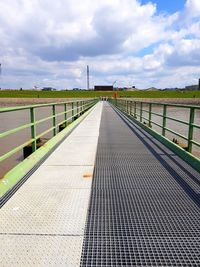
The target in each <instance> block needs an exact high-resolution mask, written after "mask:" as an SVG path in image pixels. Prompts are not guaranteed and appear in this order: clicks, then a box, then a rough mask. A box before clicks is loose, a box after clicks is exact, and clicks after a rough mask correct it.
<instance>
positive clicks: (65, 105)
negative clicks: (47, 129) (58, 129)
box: [64, 103, 67, 127]
mask: <svg viewBox="0 0 200 267" xmlns="http://www.w3.org/2000/svg"><path fill="white" fill-rule="evenodd" d="M64 109H65V113H64V114H65V121H64V123H65V127H67V104H66V103H65V104H64Z"/></svg>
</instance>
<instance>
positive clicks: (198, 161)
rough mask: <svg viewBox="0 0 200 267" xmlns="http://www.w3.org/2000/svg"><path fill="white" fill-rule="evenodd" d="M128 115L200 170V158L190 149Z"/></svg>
mask: <svg viewBox="0 0 200 267" xmlns="http://www.w3.org/2000/svg"><path fill="white" fill-rule="evenodd" d="M110 102H111V103H112V104H113V105H114V103H113V101H110ZM145 103H146V102H145ZM151 104H152V103H151ZM166 105H167V104H166ZM116 107H117V108H118V109H119V110H120V111H121V112H123V113H124V114H125V115H127V113H126V112H125V111H123V110H122V109H121V108H120V107H119V106H116ZM177 107H182V106H181V105H177ZM190 107H191V106H190ZM196 108H198V109H200V107H196V106H195V107H194V109H196ZM128 117H129V119H131V120H133V121H134V122H135V123H136V124H138V125H139V126H140V127H141V128H142V129H144V130H145V131H146V132H148V133H149V134H151V135H152V136H153V137H155V138H156V139H157V140H158V141H160V142H161V143H163V144H164V145H165V146H166V147H168V148H169V149H171V150H172V151H173V152H174V153H175V154H176V155H178V156H179V157H180V158H182V159H183V160H184V161H185V162H187V163H188V164H189V165H191V166H192V167H193V168H194V169H195V170H197V171H198V172H200V159H199V158H197V157H195V156H194V155H192V154H191V153H190V152H189V151H186V150H184V149H183V148H181V147H180V146H178V145H177V144H175V143H174V142H172V141H170V140H169V139H168V138H166V137H165V136H163V135H161V134H159V133H158V132H156V131H155V130H153V129H152V128H150V127H149V126H146V125H144V124H143V123H141V122H140V121H139V120H137V119H135V118H134V117H133V116H130V115H129V116H128ZM191 121H192V115H191ZM166 130H167V129H166ZM192 143H196V144H198V146H200V143H198V142H195V141H192Z"/></svg>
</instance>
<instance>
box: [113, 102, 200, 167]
mask: <svg viewBox="0 0 200 267" xmlns="http://www.w3.org/2000/svg"><path fill="white" fill-rule="evenodd" d="M110 102H111V103H112V104H113V105H115V102H113V101H110ZM130 102H132V103H134V114H133V116H130V117H131V118H132V119H133V118H134V121H136V122H137V123H138V124H139V125H140V126H142V127H143V128H144V129H145V130H146V131H147V132H149V133H151V134H152V135H153V136H154V137H156V138H157V139H158V140H160V141H161V142H162V143H164V144H165V145H167V146H168V147H170V148H171V149H172V150H173V151H174V152H175V153H177V154H178V155H179V156H180V157H181V158H183V159H184V158H185V159H186V161H187V162H188V163H189V164H190V165H192V166H193V167H194V168H195V169H197V170H198V171H199V170H200V160H199V159H198V158H196V157H195V156H194V155H192V154H191V153H192V145H196V146H197V147H200V142H199V140H193V132H194V129H200V125H198V124H196V123H194V122H195V111H196V110H200V106H191V105H179V104H178V105H177V104H168V103H163V104H161V103H157V102H146V101H145V102H141V101H140V102H139V101H135V100H131V101H130ZM143 103H145V104H148V105H149V109H148V110H147V109H143ZM126 105H127V104H126V100H125V99H120V105H119V104H117V105H116V107H117V108H118V109H119V110H121V111H123V112H124V113H125V114H128V115H129V113H128V112H126V111H127V109H126V108H124V107H126ZM153 106H160V107H163V113H162V114H159V113H157V112H153V111H152V107H153ZM169 107H173V108H177V111H178V110H179V109H180V108H184V109H187V110H189V111H190V118H189V121H183V120H180V119H177V118H172V117H170V116H167V113H168V110H169V109H168V108H169ZM137 110H138V111H139V117H138V119H137V116H138V114H137V113H136V111H137ZM143 112H145V113H147V114H148V119H147V118H145V117H144V116H142V113H143ZM152 115H155V116H158V117H160V118H162V122H161V123H157V122H155V121H152ZM142 119H144V120H145V121H147V122H148V124H147V125H144V124H143V123H142ZM167 120H171V121H174V122H178V123H181V124H183V125H186V126H188V136H185V135H183V134H181V133H177V132H176V131H175V130H173V129H171V128H169V127H166V125H167ZM152 125H156V126H158V127H159V128H161V130H162V133H161V134H159V133H158V132H156V131H155V130H153V129H151V128H152ZM166 132H170V133H172V134H174V135H175V136H178V137H180V138H182V139H183V140H186V141H187V150H188V151H185V150H184V149H182V148H181V147H180V146H178V145H177V144H175V143H174V142H172V141H170V140H169V139H168V138H166V136H165V135H166ZM193 161H194V162H193Z"/></svg>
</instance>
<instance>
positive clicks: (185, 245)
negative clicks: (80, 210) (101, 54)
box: [81, 103, 200, 267]
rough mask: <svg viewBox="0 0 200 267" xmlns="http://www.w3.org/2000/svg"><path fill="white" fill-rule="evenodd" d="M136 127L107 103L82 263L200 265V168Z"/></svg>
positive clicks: (100, 264) (87, 264)
mask: <svg viewBox="0 0 200 267" xmlns="http://www.w3.org/2000/svg"><path fill="white" fill-rule="evenodd" d="M130 127H133V129H130ZM130 127H128V126H127V125H126V124H125V122H124V121H123V120H122V119H121V118H120V116H118V115H117V114H116V112H115V111H114V110H113V109H112V107H111V106H109V104H107V103H104V109H103V113H102V121H101V126H100V137H99V142H98V149H97V156H96V165H95V171H94V177H93V184H92V192H91V198H90V206H89V210H88V217H87V224H86V228H85V235H84V242H83V250H82V257H81V266H187V267H190V266H200V224H199V221H200V197H199V192H200V174H199V173H197V172H196V171H195V170H193V169H192V168H191V167H190V166H188V165H187V164H186V163H185V162H183V161H182V160H181V159H180V158H178V157H177V156H176V155H174V154H173V153H172V152H171V151H170V150H169V149H167V148H165V147H164V146H163V145H161V144H160V143H159V142H158V141H156V140H155V139H154V138H152V137H151V136H149V135H148V134H147V133H145V132H144V131H143V130H141V129H139V127H138V126H137V125H133V126H130Z"/></svg>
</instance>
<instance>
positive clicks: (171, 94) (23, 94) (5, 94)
mask: <svg viewBox="0 0 200 267" xmlns="http://www.w3.org/2000/svg"><path fill="white" fill-rule="evenodd" d="M118 94H119V97H132V98H200V91H185V92H179V91H163V92H162V91H142V90H141V91H127V92H126V91H120V92H118ZM113 95H114V92H97V91H52V92H48V91H31V90H22V91H19V90H18V91H17V90H1V91H0V98H88V97H100V96H108V97H112V96H113Z"/></svg>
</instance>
